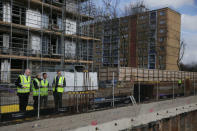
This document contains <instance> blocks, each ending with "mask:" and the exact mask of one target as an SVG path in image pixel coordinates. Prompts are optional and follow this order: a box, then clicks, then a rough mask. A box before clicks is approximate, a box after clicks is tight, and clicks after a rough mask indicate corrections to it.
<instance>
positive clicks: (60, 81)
mask: <svg viewBox="0 0 197 131" xmlns="http://www.w3.org/2000/svg"><path fill="white" fill-rule="evenodd" d="M52 85H53V96H54V103H55V111H58V110H59V109H60V108H61V107H62V94H63V92H64V87H65V86H66V80H65V77H64V76H62V75H61V72H60V71H57V76H55V78H54V80H53V84H52Z"/></svg>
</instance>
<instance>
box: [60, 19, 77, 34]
mask: <svg viewBox="0 0 197 131" xmlns="http://www.w3.org/2000/svg"><path fill="white" fill-rule="evenodd" d="M57 25H58V26H59V28H60V29H62V30H63V27H62V19H61V18H59V17H58V18H57ZM64 27H65V28H64V29H65V33H66V34H76V32H77V22H76V21H74V20H72V19H66V20H64Z"/></svg>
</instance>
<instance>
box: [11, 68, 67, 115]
mask: <svg viewBox="0 0 197 131" xmlns="http://www.w3.org/2000/svg"><path fill="white" fill-rule="evenodd" d="M30 75H31V71H30V69H26V70H25V73H24V74H23V75H19V77H18V79H17V80H16V82H15V85H16V87H17V95H18V98H19V110H20V112H25V111H26V108H27V105H28V100H29V95H30V92H31V91H32V93H33V100H34V103H33V107H34V110H36V111H37V109H38V106H40V107H47V101H48V92H49V81H48V80H47V73H43V74H42V78H43V79H41V74H37V75H36V77H35V78H34V79H32V78H31V76H30ZM64 87H66V80H65V77H64V76H62V75H61V72H60V71H57V76H55V77H54V79H53V83H52V88H53V96H54V104H55V111H58V110H59V109H60V108H61V107H62V94H63V92H64ZM39 100H40V102H39Z"/></svg>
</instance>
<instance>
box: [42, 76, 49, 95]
mask: <svg viewBox="0 0 197 131" xmlns="http://www.w3.org/2000/svg"><path fill="white" fill-rule="evenodd" d="M48 84H49V82H48V80H45V83H44V80H41V88H40V91H41V96H48Z"/></svg>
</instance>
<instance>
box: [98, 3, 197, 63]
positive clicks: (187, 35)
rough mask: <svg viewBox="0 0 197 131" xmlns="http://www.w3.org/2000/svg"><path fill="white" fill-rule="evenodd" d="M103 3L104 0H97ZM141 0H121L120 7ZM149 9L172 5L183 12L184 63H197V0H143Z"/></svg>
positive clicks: (122, 7)
mask: <svg viewBox="0 0 197 131" xmlns="http://www.w3.org/2000/svg"><path fill="white" fill-rule="evenodd" d="M95 1H96V5H101V1H102V0H95ZM137 1H140V0H120V3H119V7H118V8H119V9H120V10H123V9H124V7H125V6H126V5H128V4H130V3H136V2H137ZM143 1H144V3H145V5H146V6H147V7H148V8H149V9H151V10H152V9H159V8H163V7H170V8H172V9H174V10H176V11H178V12H179V13H180V14H181V39H182V40H184V41H185V43H186V49H185V55H184V58H183V63H184V64H191V63H197V0H143Z"/></svg>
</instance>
